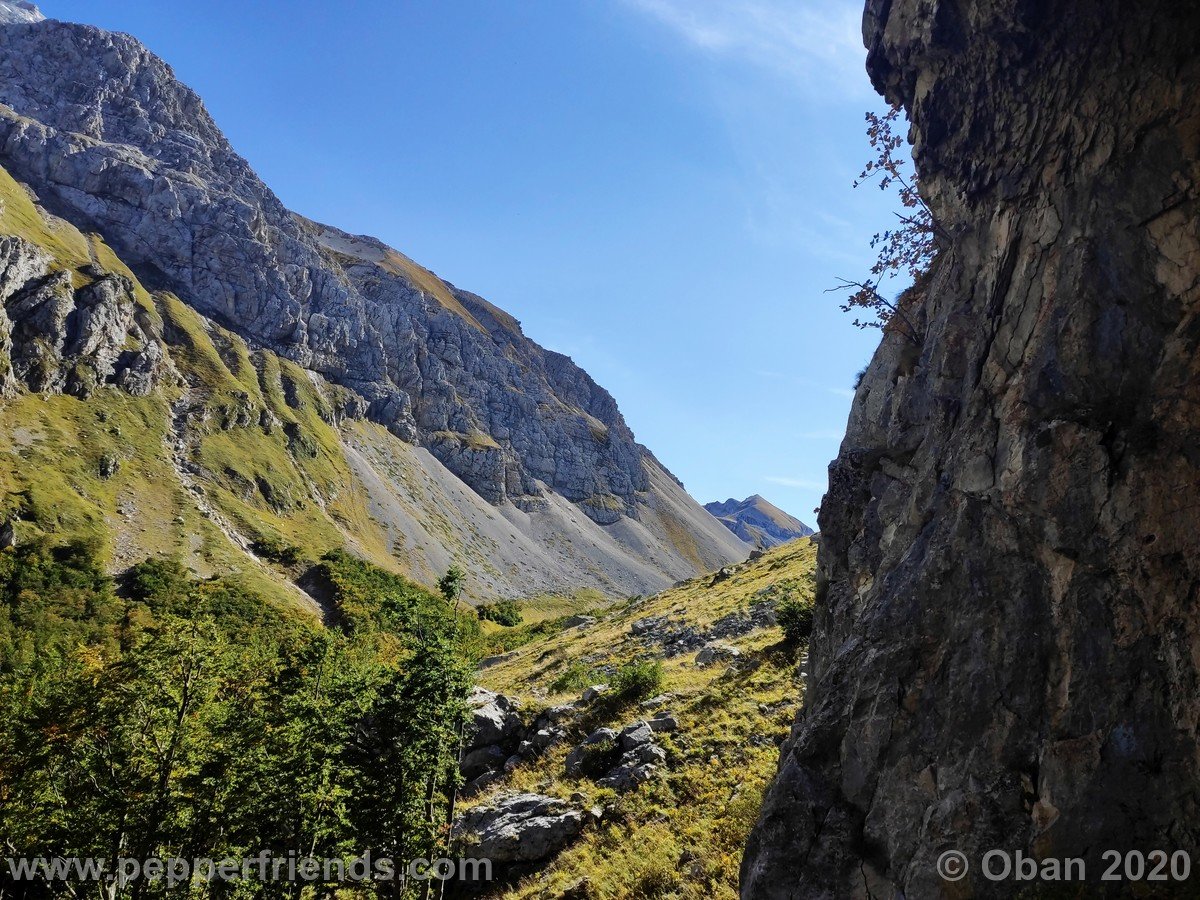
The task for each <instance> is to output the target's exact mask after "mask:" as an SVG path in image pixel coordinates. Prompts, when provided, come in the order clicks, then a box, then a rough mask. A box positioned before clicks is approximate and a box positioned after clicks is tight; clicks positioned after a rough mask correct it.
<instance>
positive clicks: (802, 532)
mask: <svg viewBox="0 0 1200 900" xmlns="http://www.w3.org/2000/svg"><path fill="white" fill-rule="evenodd" d="M704 508H705V509H707V510H708V511H709V512H710V513H712V514H713V515H714V516H716V518H717V520H718V521H720V523H721V524H722V525H724V526H725V527H726V528H728V529H729V530H730V531H732V532H733V533H734V534H736V535H737V536H738V537H739V538H741V539H742V540H743V541H745V542H746V543H747V544H753V545H754V546H755V547H756V548H758V549H759V550H767V549H769V548H771V547H778V546H779V545H780V544H783V543H786V542H787V541H794V540H795V539H796V538H802V537H808V536H809V535H810V534H812V533H813V530H812V529H811V528H809V527H808V526H807V525H805V524H804V523H803V522H801V521H800V520H799V519H797V518H795V517H793V516H789V515H788V514H787V513H785V512H784V511H783V510H782V509H780V508H779V507H778V506H776V505H775V504H773V503H769V502H767V501H766V500H764V499H763V498H762V497H761V496H759V495H758V494H755V495H754V496H752V497H747V498H746V499H745V500H734V499H733V498H732V497H731V498H730V499H728V500H726V501H725V502H724V503H719V502H713V503H705V504H704Z"/></svg>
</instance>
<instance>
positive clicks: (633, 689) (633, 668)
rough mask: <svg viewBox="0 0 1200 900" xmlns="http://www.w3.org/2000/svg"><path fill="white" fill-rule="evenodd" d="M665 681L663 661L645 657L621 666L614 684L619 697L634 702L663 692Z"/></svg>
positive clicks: (614, 690)
mask: <svg viewBox="0 0 1200 900" xmlns="http://www.w3.org/2000/svg"><path fill="white" fill-rule="evenodd" d="M665 683H666V675H665V674H664V673H663V667H662V663H661V662H659V661H658V660H657V659H643V660H638V661H636V662H630V663H626V664H625V665H623V666H621V668H620V669H618V670H617V674H616V676H615V677H614V678H613V685H612V686H613V692H614V693H615V694H616V696H617V697H619V698H620V699H621V700H623V701H627V702H632V701H634V700H645V699H647V698H648V697H653V696H655V695H656V694H661V693H662V690H663V685H664V684H665Z"/></svg>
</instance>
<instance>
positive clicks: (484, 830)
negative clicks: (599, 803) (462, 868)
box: [454, 794, 587, 867]
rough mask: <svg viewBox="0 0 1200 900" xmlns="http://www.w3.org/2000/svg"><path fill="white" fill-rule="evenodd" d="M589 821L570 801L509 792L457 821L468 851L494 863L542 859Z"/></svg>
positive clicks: (568, 839) (505, 863) (510, 863)
mask: <svg viewBox="0 0 1200 900" xmlns="http://www.w3.org/2000/svg"><path fill="white" fill-rule="evenodd" d="M586 822H587V818H586V816H585V813H584V811H583V810H581V809H577V808H576V807H574V806H572V805H571V804H569V803H566V802H564V801H562V800H557V799H555V798H553V797H546V796H543V795H542V794H508V795H505V796H503V797H499V798H497V800H496V801H495V802H494V803H491V804H489V805H487V806H477V807H475V808H474V809H472V810H471V811H470V812H468V813H467V814H466V815H465V816H463V817H462V819H460V820H459V821H458V822H457V823H456V825H455V829H454V830H455V834H456V835H457V836H458V837H459V839H460V840H461V841H462V842H463V846H464V848H465V849H464V852H467V853H470V854H471V855H473V856H475V857H477V858H479V859H490V860H491V861H492V864H493V865H494V866H498V867H499V866H510V865H512V864H519V863H533V862H541V861H542V860H545V859H547V858H549V857H551V856H553V855H554V854H555V853H557V852H558V851H559V850H561V849H562V848H563V847H564V846H566V845H567V844H568V843H570V842H571V841H572V840H574V839H575V838H576V837H578V836H579V833H580V832H581V831H583V826H584V824H585V823H586Z"/></svg>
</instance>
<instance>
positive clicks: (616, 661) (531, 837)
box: [456, 539, 816, 900]
mask: <svg viewBox="0 0 1200 900" xmlns="http://www.w3.org/2000/svg"><path fill="white" fill-rule="evenodd" d="M815 554H816V548H815V545H814V544H813V543H812V542H811V541H809V540H808V539H802V540H800V541H796V542H794V543H791V544H786V545H784V546H782V547H779V548H777V549H775V550H773V551H770V552H768V553H766V554H759V555H757V558H756V559H754V560H752V561H750V562H747V563H745V564H742V565H738V566H732V567H728V568H726V569H723V570H721V571H718V572H713V573H710V574H707V575H704V576H701V577H698V578H695V579H692V580H690V581H687V582H685V583H682V584H680V585H679V586H677V587H675V588H672V589H670V590H667V591H664V592H662V593H660V594H657V595H655V596H652V597H647V598H642V597H635V598H631V599H630V600H628V601H625V602H623V603H617V604H615V605H613V606H611V607H609V608H607V609H601V610H596V611H595V612H594V613H593V614H592V615H579V616H575V617H573V618H571V619H568V620H566V622H564V623H563V625H562V629H561V630H560V631H559V632H557V633H555V634H552V635H550V636H549V637H546V638H543V639H541V640H538V641H535V642H534V643H531V644H528V645H526V646H524V647H521V648H520V649H518V650H516V651H513V652H511V653H508V654H505V655H503V656H502V657H500V658H498V659H495V660H486V661H485V665H484V666H483V667H482V668H481V670H480V672H479V675H478V678H479V681H480V684H481V686H480V687H479V688H478V689H477V690H476V693H475V695H474V696H473V698H472V707H473V710H474V720H475V726H474V728H473V729H472V735H473V736H472V738H471V739H470V742H469V745H468V747H467V748H466V753H465V754H464V756H463V760H462V767H463V776H464V778H465V779H466V780H467V785H466V787H465V788H464V791H463V796H464V800H463V806H464V807H465V812H464V813H463V815H462V817H461V819H460V821H459V822H458V824H457V826H456V835H457V837H458V838H459V840H460V841H462V844H463V847H464V849H467V848H474V849H475V850H477V851H479V853H480V855H481V854H482V851H483V850H485V849H486V850H487V851H488V852H489V853H490V854H493V855H492V858H493V860H494V861H496V862H497V864H498V865H497V873H498V874H499V875H501V876H502V878H503V882H502V883H501V884H498V885H492V886H491V887H490V890H488V891H487V893H488V894H489V895H491V896H504V897H510V898H517V897H530V898H532V897H548V896H554V897H576V898H597V900H599V898H642V897H652V896H676V897H682V898H697V900H699V898H730V897H733V896H735V895H736V888H737V878H736V864H737V859H738V856H739V854H740V847H741V843H742V841H743V840H744V839H745V836H746V833H747V831H748V829H749V826H750V823H751V822H752V821H753V819H754V817H755V815H756V814H757V810H758V806H759V802H760V799H761V795H762V791H763V789H764V787H765V785H766V783H767V780H768V779H769V777H770V775H771V773H772V772H773V770H774V767H775V762H776V759H777V754H778V749H777V748H778V745H779V743H780V742H781V741H782V740H783V738H784V736H785V734H786V730H787V729H786V723H787V721H788V720H789V719H790V717H791V716H792V715H793V714H794V711H795V708H796V699H795V695H796V691H797V690H798V685H799V684H800V682H801V679H802V678H803V675H804V673H805V671H806V670H805V661H806V658H807V657H806V654H805V651H804V648H803V647H802V646H799V647H797V646H791V645H786V644H785V643H784V642H783V635H782V632H781V631H780V629H779V627H778V626H777V624H776V620H775V615H774V610H775V608H776V607H777V605H778V604H779V603H780V602H782V601H783V600H784V599H786V598H793V597H794V598H800V599H801V600H802V601H803V600H805V599H807V598H810V597H811V594H812V581H811V573H812V570H813V565H814V562H815ZM647 660H651V661H653V660H657V661H659V662H660V663H661V665H662V667H663V673H664V681H663V683H662V684H661V685H660V686H658V688H657V690H656V691H655V693H654V695H653V696H645V697H642V696H637V697H632V698H621V697H619V696H618V687H617V685H618V684H619V682H620V679H621V672H622V671H623V668H624V667H627V666H628V664H629V663H630V662H632V661H647Z"/></svg>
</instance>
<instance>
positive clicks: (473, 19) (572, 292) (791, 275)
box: [43, 0, 892, 523]
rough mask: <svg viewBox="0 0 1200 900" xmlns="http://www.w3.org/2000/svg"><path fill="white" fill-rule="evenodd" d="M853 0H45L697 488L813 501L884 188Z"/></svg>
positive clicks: (838, 421)
mask: <svg viewBox="0 0 1200 900" xmlns="http://www.w3.org/2000/svg"><path fill="white" fill-rule="evenodd" d="M861 8H862V4H861V0H724V2H718V0H438V2H432V0H421V2H415V0H365V2H353V3H334V2H329V0H323V2H316V0H293V2H286V3H285V2H259V3H249V2H233V0H206V2H203V3H197V2H191V3H182V2H179V3H175V2H172V3H163V2H162V0H119V2H118V0H46V2H45V3H44V4H43V11H44V12H45V13H46V14H47V15H49V16H52V17H54V18H60V19H66V20H73V21H81V22H89V23H92V24H95V25H99V26H102V27H105V28H109V29H114V30H119V31H127V32H129V33H131V34H133V35H135V36H137V37H138V38H140V39H141V40H142V41H143V42H144V43H146V44H147V45H148V46H149V47H150V48H151V49H152V50H154V51H155V52H157V53H158V54H160V55H161V56H163V57H164V58H165V59H166V60H167V61H168V62H170V63H171V64H172V65H173V66H174V67H175V70H176V73H177V74H178V75H179V77H180V78H181V79H182V80H183V81H185V82H186V83H188V84H189V85H191V86H192V87H193V88H195V89H196V90H197V91H198V92H199V93H200V94H201V96H203V98H204V100H205V102H206V104H207V105H208V108H209V110H210V111H211V112H212V114H213V116H214V117H215V118H216V120H217V122H218V124H219V125H220V126H221V127H222V128H223V129H224V130H225V132H226V134H227V135H228V136H229V138H230V140H231V141H232V142H233V144H234V146H235V147H236V148H237V149H238V150H239V152H241V153H242V155H244V156H245V157H246V158H247V159H248V160H249V161H250V163H251V164H252V165H253V166H254V168H255V169H256V170H257V171H258V173H259V174H260V175H261V176H262V177H263V179H264V180H265V181H266V182H267V183H268V184H269V185H270V186H271V187H272V188H273V189H274V190H275V192H276V193H277V194H278V195H279V196H280V197H281V198H282V200H283V201H284V202H285V203H286V204H288V205H289V206H290V207H291V208H292V209H295V210H296V211H298V212H300V213H303V214H304V215H306V216H309V217H312V218H314V219H318V220H320V221H324V222H327V223H329V224H332V225H336V226H338V227H340V228H343V229H346V230H348V231H352V232H356V233H367V234H372V235H375V236H377V237H379V238H381V239H382V240H385V241H387V242H388V243H390V244H392V245H394V246H395V247H397V248H399V249H400V250H402V251H404V252H405V253H407V254H408V255H409V256H411V257H413V258H414V259H416V260H418V261H419V262H421V263H423V264H424V265H426V266H428V267H429V268H431V269H433V270H434V271H436V272H437V273H438V274H439V275H441V276H442V277H443V278H446V279H447V280H449V281H452V282H454V283H455V284H457V285H459V286H460V287H463V288H466V289H469V290H472V291H474V292H476V293H479V294H481V295H483V296H485V297H487V298H488V299H489V300H491V301H492V302H494V303H497V304H498V305H500V306H501V307H503V308H504V309H506V310H508V311H509V312H511V313H512V314H513V315H515V316H516V317H517V318H518V319H520V320H521V322H522V324H523V326H524V329H525V332H526V333H527V334H528V335H529V336H530V337H532V338H533V339H535V340H537V341H539V342H540V343H542V344H544V345H545V346H547V347H550V348H552V349H555V350H559V351H561V352H564V353H567V354H569V355H571V356H572V357H574V359H575V360H576V362H578V363H579V364H580V365H582V366H583V367H584V368H586V369H587V370H588V371H589V372H590V373H591V374H592V375H593V376H594V377H595V378H596V379H597V380H598V381H599V382H600V383H601V384H603V385H604V386H605V387H607V388H608V389H609V390H610V391H612V393H613V394H614V395H615V396H616V398H617V401H618V402H619V404H620V406H621V409H622V410H623V411H624V413H625V416H626V418H627V419H628V421H629V423H630V425H631V426H632V427H633V429H634V431H635V433H636V434H637V436H638V439H639V440H641V441H642V442H643V443H644V444H646V445H647V446H649V447H650V448H651V449H652V450H653V451H654V452H655V453H656V454H657V455H658V457H659V458H660V459H661V460H663V462H665V463H666V464H667V466H668V467H669V468H671V469H672V471H674V472H675V474H676V475H678V476H679V477H680V478H681V479H682V480H683V482H684V483H685V484H686V485H687V487H688V489H689V490H690V491H691V492H692V494H693V495H694V496H695V497H696V498H697V499H699V500H700V501H701V502H705V501H708V500H713V499H725V498H727V497H731V496H735V497H738V498H741V497H744V496H747V495H749V494H753V493H760V494H762V495H764V496H765V497H767V498H768V499H770V500H772V501H774V502H775V503H777V504H778V505H779V506H781V507H783V508H784V509H786V510H788V511H789V512H791V513H793V514H794V515H796V516H798V517H800V518H802V519H805V520H806V521H809V522H810V523H811V521H812V511H813V508H814V507H815V506H817V505H818V503H819V502H820V498H821V495H822V493H823V491H824V487H825V479H826V467H827V465H828V463H829V460H830V459H832V458H833V457H834V456H835V455H836V453H837V447H838V443H839V441H840V438H841V434H842V431H843V429H844V427H845V421H846V414H847V411H848V408H849V403H850V396H851V391H850V388H851V385H852V382H853V379H854V374H855V373H856V372H857V371H858V370H859V369H860V368H862V366H863V365H864V364H865V363H866V361H867V359H868V358H869V356H870V354H871V351H872V350H873V348H874V346H875V344H876V342H877V340H878V333H877V332H874V331H867V332H860V331H858V330H856V329H855V328H854V327H853V326H852V325H851V323H850V317H848V316H847V315H846V314H844V313H842V312H841V311H840V310H839V309H838V300H837V297H836V296H835V295H829V294H825V293H824V290H825V289H826V288H828V287H829V286H831V285H832V284H834V283H835V281H836V279H837V278H838V277H839V276H845V277H861V276H863V275H865V273H866V271H867V269H868V268H869V266H870V262H871V253H870V249H869V246H868V241H869V239H870V236H871V234H873V233H874V232H875V231H878V230H880V228H881V227H882V224H883V223H885V222H887V221H888V219H889V218H890V210H891V208H892V205H891V204H890V203H889V202H888V199H887V198H886V197H884V196H883V195H881V194H880V192H879V191H877V190H875V189H873V188H870V187H868V188H860V189H858V190H853V189H852V187H851V183H852V182H853V180H854V177H855V175H856V174H857V173H858V172H859V170H860V169H861V167H862V163H863V162H864V161H865V159H866V157H867V145H866V139H865V136H864V123H863V114H864V112H865V111H866V110H867V109H881V108H882V106H881V101H880V100H879V99H878V98H877V97H876V96H875V94H874V93H873V91H872V90H871V87H870V84H869V82H868V80H867V77H866V75H865V74H864V73H863V60H864V58H865V51H864V50H863V49H862V47H861V40H860V37H859V23H860V15H861Z"/></svg>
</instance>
